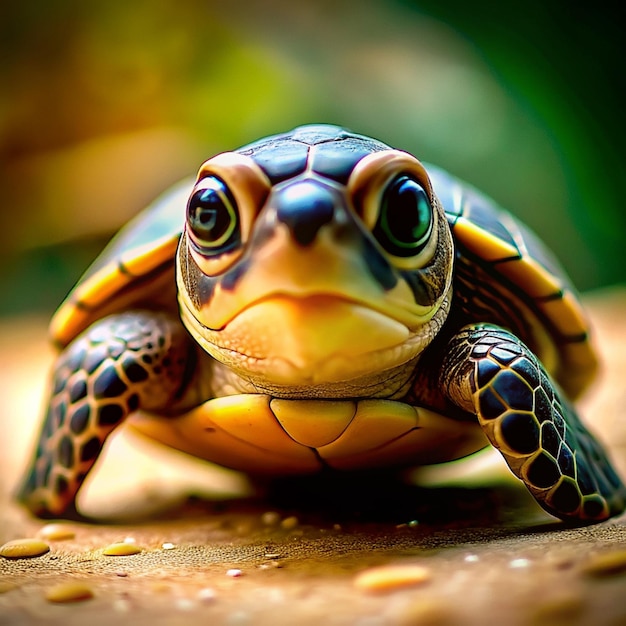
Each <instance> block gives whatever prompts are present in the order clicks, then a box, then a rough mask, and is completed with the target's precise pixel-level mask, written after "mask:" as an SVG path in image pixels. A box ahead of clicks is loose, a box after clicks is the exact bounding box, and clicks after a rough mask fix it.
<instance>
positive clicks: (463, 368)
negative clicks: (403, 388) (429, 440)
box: [439, 324, 626, 523]
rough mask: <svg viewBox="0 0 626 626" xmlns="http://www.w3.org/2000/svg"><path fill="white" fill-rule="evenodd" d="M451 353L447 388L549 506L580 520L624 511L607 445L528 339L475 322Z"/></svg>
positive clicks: (624, 495) (625, 498)
mask: <svg viewBox="0 0 626 626" xmlns="http://www.w3.org/2000/svg"><path fill="white" fill-rule="evenodd" d="M444 354H445V358H444V362H443V367H442V368H441V370H440V375H439V380H440V384H441V389H443V390H444V394H445V395H446V396H447V397H448V398H449V399H450V400H452V401H453V402H454V403H455V404H456V405H457V406H459V407H460V408H462V409H463V410H464V411H467V412H468V413H470V414H473V415H476V417H477V418H478V422H479V424H480V425H481V427H482V428H483V431H484V432H485V434H486V435H487V437H488V438H489V441H490V442H491V444H492V445H493V446H494V447H495V448H497V449H498V450H499V451H500V452H501V454H502V455H503V456H504V458H505V460H506V462H507V464H508V465H509V467H510V468H511V471H512V472H513V473H514V474H515V475H516V476H517V477H518V478H520V479H521V480H522V481H524V483H525V485H526V487H527V488H528V490H529V491H530V493H531V494H532V495H533V496H534V497H535V499H536V500H537V502H538V503H539V504H540V505H541V506H542V507H543V508H545V509H546V510H547V511H548V512H549V513H551V514H552V515H555V516H556V517H559V518H561V519H564V520H573V521H576V522H578V523H580V522H589V523H593V522H598V521H601V520H604V519H607V518H609V517H611V516H613V515H617V514H618V513H620V512H621V511H623V509H624V506H625V505H626V488H625V487H624V485H623V484H622V482H621V480H620V479H619V477H618V476H617V474H616V473H615V470H614V469H613V467H612V465H611V463H610V462H609V460H608V459H607V458H606V454H605V452H604V451H603V450H602V448H601V446H600V445H599V444H598V442H597V441H596V439H595V438H594V437H593V435H592V434H591V433H590V432H589V431H588V430H587V429H586V428H585V426H584V425H583V424H582V422H581V421H580V419H579V417H578V415H577V414H576V412H575V410H574V408H573V407H572V406H571V404H570V403H569V402H568V401H567V400H566V398H565V397H564V396H563V394H562V393H561V392H560V390H559V389H558V387H557V385H556V384H555V383H554V382H553V381H552V380H551V378H550V376H549V375H548V374H547V372H546V371H545V369H544V368H543V366H542V365H541V363H539V361H538V360H537V358H536V357H535V355H534V354H533V353H532V352H531V351H530V350H529V349H528V348H527V347H526V346H525V345H524V343H523V342H522V341H520V340H519V339H518V338H517V337H516V336H515V335H513V334H511V333H510V332H508V331H506V330H503V329H502V328H499V327H497V326H492V325H488V324H473V325H469V326H466V327H464V328H463V329H461V330H460V331H459V332H458V333H457V334H456V335H454V336H453V337H452V339H451V340H450V342H449V344H448V346H447V347H446V350H445V352H444Z"/></svg>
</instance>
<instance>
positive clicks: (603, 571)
mask: <svg viewBox="0 0 626 626" xmlns="http://www.w3.org/2000/svg"><path fill="white" fill-rule="evenodd" d="M581 571H582V572H583V574H586V575H587V576H596V577H599V576H612V575H614V574H621V573H622V572H626V550H613V551H611V552H602V553H600V554H596V555H595V556H592V557H591V558H589V559H588V560H587V561H586V562H585V563H583V564H582V566H581Z"/></svg>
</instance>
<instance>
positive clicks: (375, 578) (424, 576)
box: [354, 565, 430, 592]
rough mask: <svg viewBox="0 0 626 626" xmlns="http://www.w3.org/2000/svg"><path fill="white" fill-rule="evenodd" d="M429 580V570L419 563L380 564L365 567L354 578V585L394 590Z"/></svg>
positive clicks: (362, 587) (377, 590) (359, 587)
mask: <svg viewBox="0 0 626 626" xmlns="http://www.w3.org/2000/svg"><path fill="white" fill-rule="evenodd" d="M428 580H430V570H428V569H426V568H425V567H423V566H421V565H381V566H380V567H372V568H370V569H367V570H365V571H363V572H361V573H360V574H358V575H357V577H356V578H355V579H354V586H355V587H356V588H357V589H360V590H362V591H374V592H384V591H394V590H395V589H401V588H403V587H412V586H414V585H420V584H422V583H425V582H426V581H428Z"/></svg>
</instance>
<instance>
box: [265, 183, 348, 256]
mask: <svg viewBox="0 0 626 626" xmlns="http://www.w3.org/2000/svg"><path fill="white" fill-rule="evenodd" d="M336 196H337V193H336V192H335V191H334V190H332V189H329V188H327V187H324V186H322V185H320V184H316V183H315V182H313V181H302V182H298V183H294V184H292V185H289V186H287V187H285V188H283V189H281V190H280V191H278V192H277V193H276V196H275V198H274V202H273V204H274V207H275V208H276V216H277V218H278V221H279V222H282V223H283V224H286V225H287V227H288V228H289V230H290V231H291V232H292V233H293V236H294V238H295V240H296V241H297V242H298V243H299V244H300V245H301V246H308V245H310V244H311V243H312V242H313V241H314V239H315V237H316V236H317V233H318V231H319V229H320V228H321V227H322V226H324V224H328V223H329V222H330V221H332V219H333V216H334V214H335V204H336V203H337V201H338V198H337V197H336Z"/></svg>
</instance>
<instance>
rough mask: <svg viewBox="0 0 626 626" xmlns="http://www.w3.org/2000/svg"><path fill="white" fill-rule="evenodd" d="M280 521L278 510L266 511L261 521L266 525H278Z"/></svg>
mask: <svg viewBox="0 0 626 626" xmlns="http://www.w3.org/2000/svg"><path fill="white" fill-rule="evenodd" d="M278 522H280V515H279V514H278V513H276V511H266V512H265V513H263V515H261V523H262V524H263V525H264V526H276V524H278Z"/></svg>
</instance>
